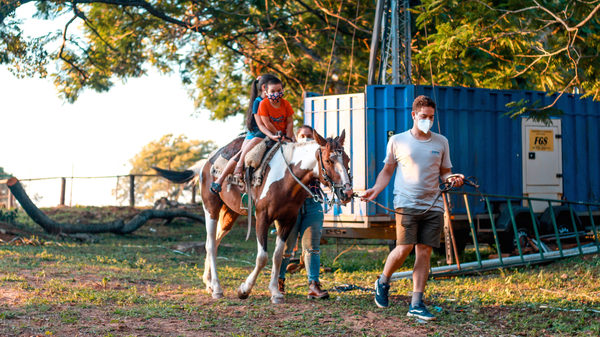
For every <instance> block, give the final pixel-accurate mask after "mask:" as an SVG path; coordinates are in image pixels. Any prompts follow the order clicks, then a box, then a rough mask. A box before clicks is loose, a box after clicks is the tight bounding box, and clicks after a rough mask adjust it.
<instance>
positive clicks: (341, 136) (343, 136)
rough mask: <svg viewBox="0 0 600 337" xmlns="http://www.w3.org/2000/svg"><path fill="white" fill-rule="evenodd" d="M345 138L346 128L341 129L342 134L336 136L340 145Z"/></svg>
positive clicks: (342, 144)
mask: <svg viewBox="0 0 600 337" xmlns="http://www.w3.org/2000/svg"><path fill="white" fill-rule="evenodd" d="M345 139H346V129H344V130H342V134H341V135H340V136H339V137H338V139H337V141H338V143H340V145H341V146H344V140H345Z"/></svg>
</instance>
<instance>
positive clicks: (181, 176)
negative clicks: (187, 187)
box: [152, 160, 204, 184]
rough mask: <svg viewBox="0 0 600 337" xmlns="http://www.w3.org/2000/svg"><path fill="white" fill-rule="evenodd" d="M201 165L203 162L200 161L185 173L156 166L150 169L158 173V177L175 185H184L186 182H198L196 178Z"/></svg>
mask: <svg viewBox="0 0 600 337" xmlns="http://www.w3.org/2000/svg"><path fill="white" fill-rule="evenodd" d="M201 162H202V163H201ZM203 165H204V160H201V161H199V162H198V163H196V164H195V165H194V166H192V167H190V168H189V169H187V170H185V171H171V170H165V169H161V168H160V167H156V166H152V168H153V169H154V170H155V171H156V173H158V175H159V176H161V177H163V178H165V179H167V180H169V181H171V182H174V183H176V184H184V183H188V182H192V184H193V183H195V182H196V181H197V180H198V177H199V176H200V170H201V169H202V166H203Z"/></svg>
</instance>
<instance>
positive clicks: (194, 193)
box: [192, 184, 197, 204]
mask: <svg viewBox="0 0 600 337" xmlns="http://www.w3.org/2000/svg"><path fill="white" fill-rule="evenodd" d="M196 186H197V185H196V184H194V186H192V204H195V203H196Z"/></svg>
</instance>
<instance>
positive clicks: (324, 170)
mask: <svg viewBox="0 0 600 337" xmlns="http://www.w3.org/2000/svg"><path fill="white" fill-rule="evenodd" d="M313 136H314V139H315V141H312V142H308V143H288V144H284V145H282V146H283V147H282V149H283V151H279V150H278V151H277V153H276V154H275V155H274V156H273V157H272V159H271V160H270V161H269V163H268V165H267V168H266V169H265V172H264V177H263V182H262V184H261V185H260V186H255V187H252V195H253V200H255V214H256V239H257V242H258V252H257V256H256V266H255V268H254V270H253V271H252V273H251V274H250V275H249V276H248V278H247V279H246V281H245V282H244V283H242V284H241V285H240V287H239V288H238V297H239V298H242V299H244V298H247V297H248V296H249V294H250V292H251V290H252V287H253V286H254V284H255V282H256V278H257V277H258V275H259V273H260V271H261V270H262V269H263V268H264V266H265V265H266V264H267V260H268V253H267V234H268V229H269V225H270V224H271V223H273V222H275V224H276V228H277V239H276V247H275V250H274V252H273V268H272V269H271V281H270V283H269V290H270V292H271V301H272V302H273V303H282V302H283V295H282V294H281V293H280V292H279V290H278V287H277V279H278V277H279V268H280V266H281V259H282V255H283V249H284V243H285V240H286V239H287V237H288V235H289V233H290V231H291V229H292V227H293V226H294V225H295V223H296V217H297V216H298V212H299V210H300V207H301V206H302V204H303V203H304V200H305V199H306V198H307V197H309V196H310V195H309V194H308V192H307V191H306V190H305V189H304V188H303V187H302V186H301V185H300V184H299V183H298V182H297V181H296V179H295V178H294V177H293V176H292V174H291V173H290V171H292V172H293V174H294V175H295V176H296V178H298V179H299V180H300V181H301V182H302V183H303V184H304V185H308V184H309V182H311V181H312V180H313V179H315V178H318V179H319V180H320V181H321V183H323V184H324V185H327V186H329V187H330V188H331V189H332V190H333V191H334V193H335V195H336V196H337V197H338V199H339V200H340V201H341V202H342V203H347V202H348V201H350V200H351V198H352V194H353V192H352V181H351V178H350V176H349V174H348V163H349V161H350V158H349V157H348V155H347V154H346V153H345V152H344V149H343V145H344V138H345V131H342V134H341V135H340V136H339V137H336V138H327V139H323V137H321V136H320V135H319V134H318V133H317V132H316V131H313ZM242 140H243V139H242V138H237V139H235V140H234V141H232V142H231V143H229V144H228V145H226V146H224V147H223V148H221V149H219V150H218V151H217V152H216V153H215V154H213V155H212V156H211V158H209V159H208V161H206V163H205V164H204V167H203V168H202V170H201V172H198V173H199V174H200V185H201V196H202V202H203V206H204V211H205V218H206V233H207V238H206V259H205V263H204V274H203V280H204V283H205V284H206V287H207V290H208V291H209V292H212V297H213V298H221V297H223V290H222V288H221V285H220V283H219V277H218V274H217V260H216V258H217V247H218V246H219V244H220V242H221V240H222V239H223V237H224V236H225V235H226V234H227V233H228V232H229V231H230V230H231V228H232V226H233V223H234V222H235V220H236V219H237V217H238V216H239V215H247V211H246V210H245V209H241V207H240V206H241V191H240V189H239V187H238V186H237V185H235V184H231V185H229V186H227V185H224V186H223V187H224V188H223V191H221V192H220V193H219V194H218V195H217V194H215V193H213V192H211V191H210V189H209V187H210V185H211V183H212V182H213V180H214V177H213V176H212V174H211V166H212V165H213V164H214V162H215V160H216V158H218V156H219V155H221V156H223V157H224V158H226V159H228V158H230V157H232V156H234V155H235V154H236V153H237V151H238V150H239V149H240V146H241V143H242ZM282 153H283V154H282ZM284 155H285V158H284ZM288 164H289V166H288ZM288 167H289V169H288ZM158 171H159V174H161V175H163V176H164V177H167V178H169V175H168V174H163V173H165V171H164V170H158ZM161 171H162V173H161ZM187 172H191V171H187ZM192 178H193V176H190V177H189V179H192ZM189 179H188V180H189ZM183 180H186V179H183ZM174 181H175V180H174ZM177 182H183V181H181V179H180V180H179V181H177Z"/></svg>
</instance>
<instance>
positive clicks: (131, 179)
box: [129, 174, 135, 207]
mask: <svg viewBox="0 0 600 337" xmlns="http://www.w3.org/2000/svg"><path fill="white" fill-rule="evenodd" d="M129 206H131V207H135V176H134V175H133V174H130V175H129Z"/></svg>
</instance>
